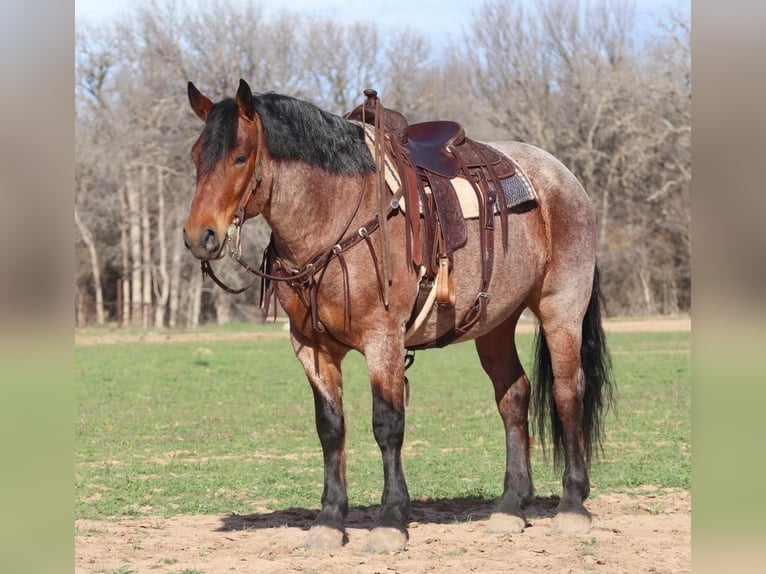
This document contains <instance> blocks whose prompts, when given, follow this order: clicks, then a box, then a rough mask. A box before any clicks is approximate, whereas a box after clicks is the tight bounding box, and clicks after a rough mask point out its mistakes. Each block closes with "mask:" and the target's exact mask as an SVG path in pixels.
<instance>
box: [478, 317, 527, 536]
mask: <svg viewBox="0 0 766 574" xmlns="http://www.w3.org/2000/svg"><path fill="white" fill-rule="evenodd" d="M517 320H518V315H517V316H514V317H512V318H511V319H509V320H508V321H506V322H505V323H503V324H502V325H500V326H499V327H497V328H496V329H494V330H493V331H491V332H490V333H487V334H486V335H484V336H482V337H479V338H477V339H476V350H477V351H478V353H479V358H480V360H481V365H482V367H483V368H484V371H485V372H486V373H487V375H489V378H490V379H491V380H492V385H493V387H494V389H495V402H496V404H497V410H498V412H499V413H500V417H501V418H502V420H503V426H504V427H505V447H506V465H505V479H504V483H503V495H502V496H501V497H500V500H499V501H498V502H497V505H496V507H495V510H494V511H493V513H492V515H491V516H490V518H489V522H488V523H487V532H493V533H502V534H515V533H519V532H522V531H523V530H524V527H525V526H526V517H525V515H524V508H525V507H526V506H527V505H528V504H529V503H530V502H532V500H534V495H535V490H534V486H533V484H532V467H531V463H530V450H529V447H530V445H529V424H528V422H529V419H528V411H529V398H530V384H529V379H528V378H527V375H526V374H525V373H524V368H523V367H522V365H521V362H520V361H519V356H518V352H517V350H516V344H515V341H514V333H515V329H516V322H517Z"/></svg>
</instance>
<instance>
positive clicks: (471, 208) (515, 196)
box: [352, 121, 537, 219]
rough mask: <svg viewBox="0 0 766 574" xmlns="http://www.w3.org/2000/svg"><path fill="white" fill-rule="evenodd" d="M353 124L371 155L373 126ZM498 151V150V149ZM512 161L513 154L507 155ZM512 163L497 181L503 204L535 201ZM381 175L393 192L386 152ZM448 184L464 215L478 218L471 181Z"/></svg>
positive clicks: (395, 177) (395, 179) (395, 182)
mask: <svg viewBox="0 0 766 574" xmlns="http://www.w3.org/2000/svg"><path fill="white" fill-rule="evenodd" d="M352 123H355V124H357V125H360V126H362V128H364V133H365V143H366V144H367V148H368V149H369V150H370V153H371V154H372V156H373V158H374V157H375V128H374V127H373V126H371V125H370V124H362V123H361V122H357V121H353V122H352ZM498 153H499V152H498ZM509 159H510V160H511V161H513V158H509ZM513 165H514V167H515V168H516V170H515V171H516V173H514V174H513V175H512V176H511V177H507V178H505V179H501V180H500V185H501V187H502V188H503V195H505V204H506V206H507V207H508V208H509V209H510V208H511V207H516V206H517V205H520V204H522V203H525V202H527V201H536V200H537V192H535V189H534V187H532V183H531V182H530V181H529V178H528V177H527V174H526V173H524V170H523V169H521V167H520V166H519V164H518V163H516V162H515V161H513ZM385 172H386V175H385V179H386V184H387V185H388V188H389V189H390V190H391V194H392V195H393V194H395V193H396V192H398V191H399V189H400V188H401V186H402V184H401V180H400V179H399V174H398V173H397V172H396V169H395V168H394V163H393V161H392V160H391V158H390V157H389V156H388V154H386V158H385ZM450 181H451V182H452V186H453V187H454V188H455V193H456V194H457V197H458V201H459V202H460V208H461V210H462V211H463V218H464V219H478V217H479V201H478V199H476V192H475V191H474V190H473V186H472V185H471V183H470V182H469V181H468V180H467V179H465V178H464V177H455V178H452V179H451V180H450ZM424 187H425V189H426V192H428V191H429V190H428V185H425V186H424ZM399 208H400V209H401V210H402V211H406V209H407V206H406V204H405V201H404V198H403V197H402V198H401V199H400V200H399ZM499 212H500V207H499V206H498V205H495V213H499Z"/></svg>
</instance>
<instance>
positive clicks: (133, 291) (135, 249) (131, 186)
mask: <svg viewBox="0 0 766 574" xmlns="http://www.w3.org/2000/svg"><path fill="white" fill-rule="evenodd" d="M139 187H140V184H139V183H137V182H136V181H135V179H133V177H131V174H130V172H128V175H127V182H126V187H125V195H126V197H127V200H128V246H129V250H130V324H131V325H140V324H141V323H142V321H141V311H142V307H143V305H142V301H141V293H142V291H141V192H140V191H139Z"/></svg>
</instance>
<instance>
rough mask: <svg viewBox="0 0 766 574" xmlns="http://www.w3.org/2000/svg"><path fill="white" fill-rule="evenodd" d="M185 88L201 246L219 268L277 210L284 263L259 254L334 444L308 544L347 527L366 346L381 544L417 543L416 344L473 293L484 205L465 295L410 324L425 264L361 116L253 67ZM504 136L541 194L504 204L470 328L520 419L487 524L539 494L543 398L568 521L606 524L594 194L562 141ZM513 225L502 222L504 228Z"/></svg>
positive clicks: (277, 244)
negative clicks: (522, 348)
mask: <svg viewBox="0 0 766 574" xmlns="http://www.w3.org/2000/svg"><path fill="white" fill-rule="evenodd" d="M188 96H189V101H190V103H191V107H192V109H193V110H194V112H195V113H196V115H197V116H199V118H201V119H202V120H203V121H204V122H205V126H204V129H203V131H202V134H201V135H200V137H199V139H198V140H197V141H196V143H195V144H194V146H193V148H192V158H193V160H194V163H195V165H196V169H197V184H196V192H195V195H194V198H193V201H192V205H191V211H190V214H189V216H188V220H187V222H186V225H185V227H184V241H185V243H186V246H187V247H188V248H189V249H190V250H191V252H192V254H193V255H194V256H195V257H196V258H197V259H200V260H202V265H203V270H204V269H205V265H208V266H209V263H207V262H209V261H210V260H215V259H219V258H221V257H223V255H225V253H226V252H227V246H229V245H230V244H231V242H232V237H235V236H236V237H237V239H238V227H239V226H240V225H241V224H242V223H244V221H245V220H247V219H249V218H253V217H255V216H257V215H262V216H263V217H264V218H265V219H266V221H267V222H268V224H269V225H270V227H271V229H272V232H273V238H272V243H271V246H270V251H271V253H270V256H269V258H268V261H269V264H268V265H267V266H266V267H263V268H262V269H261V271H267V272H269V274H270V275H272V276H273V277H274V281H273V282H272V285H273V288H274V289H275V290H276V296H277V298H278V299H279V302H280V304H281V305H282V307H283V308H284V310H285V312H286V313H287V315H288V317H289V319H290V340H291V342H292V345H293V348H294V350H295V354H296V356H297V357H298V360H299V361H300V362H301V364H302V365H303V367H304V369H305V371H306V375H307V377H308V380H309V383H310V385H311V389H312V391H313V395H314V404H315V414H316V428H317V432H318V435H319V440H320V442H321V446H322V451H323V455H324V490H323V493H322V499H321V501H322V502H321V510H320V512H319V514H318V516H317V518H316V520H315V522H314V523H313V525H312V527H311V529H310V531H309V533H308V536H307V540H306V544H307V545H309V546H318V547H337V546H340V545H342V544H343V543H344V542H345V541H346V534H345V531H344V526H343V521H344V518H345V517H346V515H347V513H348V496H347V491H346V475H345V450H344V447H345V424H344V414H343V395H342V384H343V382H342V375H341V361H342V359H343V357H344V356H345V355H346V354H347V353H348V352H349V351H350V350H352V349H353V350H356V351H358V352H360V353H362V355H363V356H364V357H365V360H366V364H367V368H368V371H369V378H370V385H371V387H372V400H373V415H372V423H373V433H374V436H375V440H376V441H377V444H378V445H379V447H380V450H381V453H382V458H383V469H384V487H383V494H382V497H381V508H380V513H379V516H378V518H377V521H376V523H375V525H374V527H373V529H372V530H371V532H370V534H369V537H368V540H367V546H366V548H367V549H368V550H370V551H390V550H403V549H404V548H405V545H406V541H407V539H408V534H407V520H408V514H409V510H410V498H409V494H408V491H407V485H406V482H405V478H404V474H403V470H402V463H401V449H402V443H403V439H404V428H405V425H404V421H405V397H406V393H407V389H406V385H405V373H404V371H405V356H406V352H407V349H412V348H423V347H427V346H428V345H429V344H433V343H434V342H435V341H436V340H437V339H439V337H440V336H442V335H443V334H444V333H445V332H447V331H448V330H449V329H450V328H454V325H455V321H454V318H455V317H460V316H463V315H464V314H466V313H467V312H468V311H469V310H470V308H471V306H472V305H474V304H475V302H476V300H477V298H475V295H476V293H477V291H478V290H479V284H480V283H481V281H480V278H481V275H482V269H481V266H482V254H481V249H482V245H483V242H485V241H486V240H483V239H482V238H481V237H480V235H481V233H482V230H480V229H479V223H478V221H477V220H475V219H474V220H469V221H468V222H467V241H466V243H465V246H464V247H462V248H461V249H458V250H456V251H455V253H454V261H453V268H454V273H453V277H454V293H455V298H454V305H453V306H452V308H444V307H440V306H439V305H435V304H434V305H432V308H431V311H430V312H428V314H427V315H426V316H425V317H424V319H423V321H422V324H421V325H420V326H419V327H418V329H417V330H416V331H415V332H410V333H409V334H408V333H407V331H406V326H407V323H408V319H409V318H410V316H411V314H412V311H413V308H414V306H415V302H416V298H417V296H418V291H419V282H420V277H419V276H418V273H417V268H416V267H415V266H413V265H412V262H411V261H408V260H407V256H405V253H406V252H407V251H408V250H409V249H410V248H409V247H407V246H406V243H407V240H406V233H407V232H408V229H407V226H406V222H405V217H403V216H402V215H401V213H400V212H399V211H397V210H396V209H393V208H391V209H389V210H388V213H385V214H384V215H385V217H386V220H387V221H386V223H387V228H386V229H379V228H378V225H377V223H379V221H380V219H381V218H379V217H378V214H379V213H380V212H381V203H380V201H379V197H378V195H376V190H377V193H378V194H379V190H380V188H379V187H376V183H375V179H376V165H380V164H376V160H375V158H374V157H373V156H374V155H375V154H373V153H371V152H370V151H369V149H368V147H367V146H366V144H365V136H364V131H363V128H362V127H361V126H360V125H359V124H356V123H352V122H350V121H348V120H347V119H344V118H341V117H339V116H335V115H332V114H329V113H327V112H325V111H322V110H320V109H319V108H317V107H316V106H314V105H312V104H310V103H307V102H304V101H300V100H297V99H294V98H291V97H288V96H283V95H278V94H274V93H266V94H256V95H254V94H252V92H251V90H250V87H249V86H248V85H247V83H246V82H245V81H244V80H240V85H239V90H238V91H237V94H236V97H235V98H233V99H232V98H226V99H223V100H222V101H220V102H218V103H213V102H212V101H211V100H210V99H208V98H207V97H205V96H204V95H202V94H201V93H200V92H199V90H198V89H197V88H196V87H194V85H193V84H192V83H191V82H189V85H188ZM490 145H491V146H492V148H494V149H495V150H497V151H499V152H501V153H502V154H504V155H505V156H507V157H510V158H512V159H513V161H514V162H515V163H516V165H518V166H519V167H520V168H522V169H523V171H524V172H525V174H526V176H527V177H528V179H529V181H530V182H531V183H532V185H533V186H534V188H535V189H536V192H537V201H536V203H535V204H534V205H532V206H531V207H529V206H528V207H527V208H525V209H518V210H510V211H509V212H506V213H505V214H502V215H495V216H494V217H493V218H491V219H494V220H497V219H498V218H499V217H507V219H508V221H507V226H506V229H504V230H503V232H504V234H507V237H504V238H503V240H505V241H507V245H508V248H507V249H503V250H496V251H497V252H496V253H495V255H494V262H493V263H492V269H493V272H492V274H491V280H490V281H489V285H488V287H487V289H486V292H482V293H481V296H482V297H484V298H485V299H486V300H487V301H486V305H484V306H483V308H482V310H481V315H480V316H479V318H478V320H477V321H476V322H475V323H474V324H473V325H472V326H471V327H470V329H469V330H468V331H467V332H465V333H463V334H462V335H461V336H460V337H457V340H458V341H464V340H470V339H473V340H475V345H476V350H477V352H478V354H479V358H480V360H481V364H482V366H483V368H484V370H485V371H486V373H487V374H488V375H489V378H490V379H491V381H492V384H493V386H494V391H495V399H496V402H497V409H498V411H499V413H500V416H501V418H502V421H503V424H504V427H505V436H506V469H505V481H504V488H503V494H502V497H501V498H500V500H499V501H498V503H497V505H496V507H495V510H494V512H493V513H492V515H491V516H490V519H489V522H488V524H487V528H488V530H494V531H496V532H508V533H518V532H521V531H522V530H523V529H524V527H525V525H526V519H525V515H524V508H525V507H526V506H527V505H528V504H529V503H530V502H531V501H532V500H533V499H534V488H533V485H532V473H531V466H530V438H529V437H530V435H529V425H528V420H529V415H528V410H529V406H530V401H532V403H533V405H534V407H535V411H536V415H537V425H538V433H539V435H540V438H541V439H543V438H544V435H545V433H546V432H548V433H549V434H550V437H549V441H550V442H551V443H552V445H553V449H554V461H556V462H561V461H562V460H563V462H564V472H563V495H562V496H561V499H560V503H559V505H558V508H557V513H556V516H555V518H554V528H555V529H556V530H558V531H559V532H562V533H583V532H587V531H588V530H589V529H590V524H591V517H590V514H589V512H588V511H587V510H586V509H585V507H584V505H583V501H584V500H585V499H586V498H587V497H588V494H589V490H590V483H589V478H588V467H589V464H590V460H591V455H592V453H593V451H594V450H596V449H597V447H599V446H600V442H601V437H602V434H603V427H602V423H603V417H604V414H605V412H606V410H607V409H608V408H609V405H610V403H611V401H612V392H613V384H612V382H611V381H610V377H611V375H610V360H609V355H608V351H607V349H606V346H605V341H604V334H603V330H602V326H601V318H600V308H599V298H600V293H599V285H598V270H597V268H596V255H595V245H596V241H595V223H594V213H593V208H592V205H591V202H590V200H589V199H588V197H587V196H586V194H585V191H584V190H583V188H582V186H581V185H580V184H579V182H578V181H577V180H576V178H575V177H574V176H573V174H572V173H571V172H570V171H569V170H568V169H566V168H565V167H564V166H563V165H562V164H561V163H560V162H559V161H558V160H556V159H555V158H554V157H552V156H551V155H550V154H548V153H547V152H544V151H542V150H540V149H538V148H536V147H533V146H531V145H526V144H522V143H518V142H503V143H492V144H490ZM389 197H390V196H389ZM490 227H492V226H491V225H490ZM501 227H503V226H501V225H495V226H494V229H495V231H494V234H496V235H497V242H498V244H499V242H500V241H501V238H500V233H501V231H500V230H501ZM384 233H385V234H387V237H384ZM416 239H417V238H416ZM384 241H388V242H389V245H388V246H386V245H384ZM386 249H388V250H389V253H387V254H386V255H385V256H384V253H385V251H386ZM236 258H237V257H236V256H235V259H236ZM386 265H388V266H389V269H388V270H386V269H384V267H386ZM208 269H209V267H208ZM251 269H252V268H251ZM381 277H384V279H383V280H381ZM386 277H388V278H390V280H389V281H386V279H385V278H386ZM285 279H289V281H284V280H285ZM386 282H387V283H388V285H387V286H386V288H387V292H386V293H383V291H384V290H382V289H381V283H386ZM384 299H387V304H386V303H385V302H384ZM525 308H529V309H530V310H531V311H532V312H533V313H534V314H535V315H536V317H537V318H538V320H539V324H540V329H539V332H538V336H537V352H536V374H535V377H534V378H536V381H535V387H534V392H533V388H532V385H531V384H530V381H529V379H528V378H527V375H526V374H525V372H524V369H523V368H522V365H521V363H520V361H519V357H518V354H517V350H516V346H515V341H514V334H515V329H516V324H517V321H518V319H519V317H520V315H521V313H522V311H523V310H524V309H525ZM445 315H446V316H448V317H451V318H452V320H451V322H450V321H445V320H444V317H445ZM548 425H550V429H549V430H547V431H546V430H545V429H546V428H547V426H548Z"/></svg>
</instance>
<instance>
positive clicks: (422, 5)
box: [75, 0, 690, 44]
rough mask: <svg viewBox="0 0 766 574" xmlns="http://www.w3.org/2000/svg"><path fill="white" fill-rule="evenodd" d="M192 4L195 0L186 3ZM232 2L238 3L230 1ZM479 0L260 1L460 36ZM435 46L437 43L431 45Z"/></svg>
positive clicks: (99, 9) (91, 13)
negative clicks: (419, 27) (423, 27)
mask: <svg viewBox="0 0 766 574" xmlns="http://www.w3.org/2000/svg"><path fill="white" fill-rule="evenodd" d="M186 1H187V2H189V1H191V2H196V1H197V0H186ZM234 1H235V2H237V1H239V0H234ZM135 3H136V0H75V21H76V22H80V21H83V22H87V23H90V24H99V23H102V22H106V21H108V20H110V19H111V18H114V17H115V16H119V15H121V14H125V13H129V12H130V10H131V5H133V4H135ZM481 4H482V2H481V1H480V0H262V1H261V5H262V6H264V7H265V8H266V9H267V10H269V11H270V10H274V11H279V10H280V9H288V10H290V11H294V12H298V13H301V14H305V15H312V16H320V17H327V18H330V19H332V20H336V21H338V22H353V21H360V20H361V21H364V20H367V21H370V22H375V23H377V24H380V25H382V26H384V27H396V26H412V27H417V24H421V25H422V24H427V28H426V29H430V30H439V31H442V32H446V33H448V34H451V35H454V36H460V35H461V34H462V31H463V28H464V27H465V26H466V24H467V23H468V22H470V20H471V19H472V15H473V12H474V11H476V10H477V9H478V8H479V7H480V6H481ZM635 5H636V12H637V14H636V16H637V19H638V22H637V23H638V24H639V25H641V24H642V23H643V24H644V25H648V26H651V25H652V23H653V21H654V20H653V15H656V14H660V13H664V12H665V9H666V7H668V6H680V7H684V8H685V12H686V13H689V11H690V0H636V2H635ZM435 43H437V44H438V41H437V42H435Z"/></svg>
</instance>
